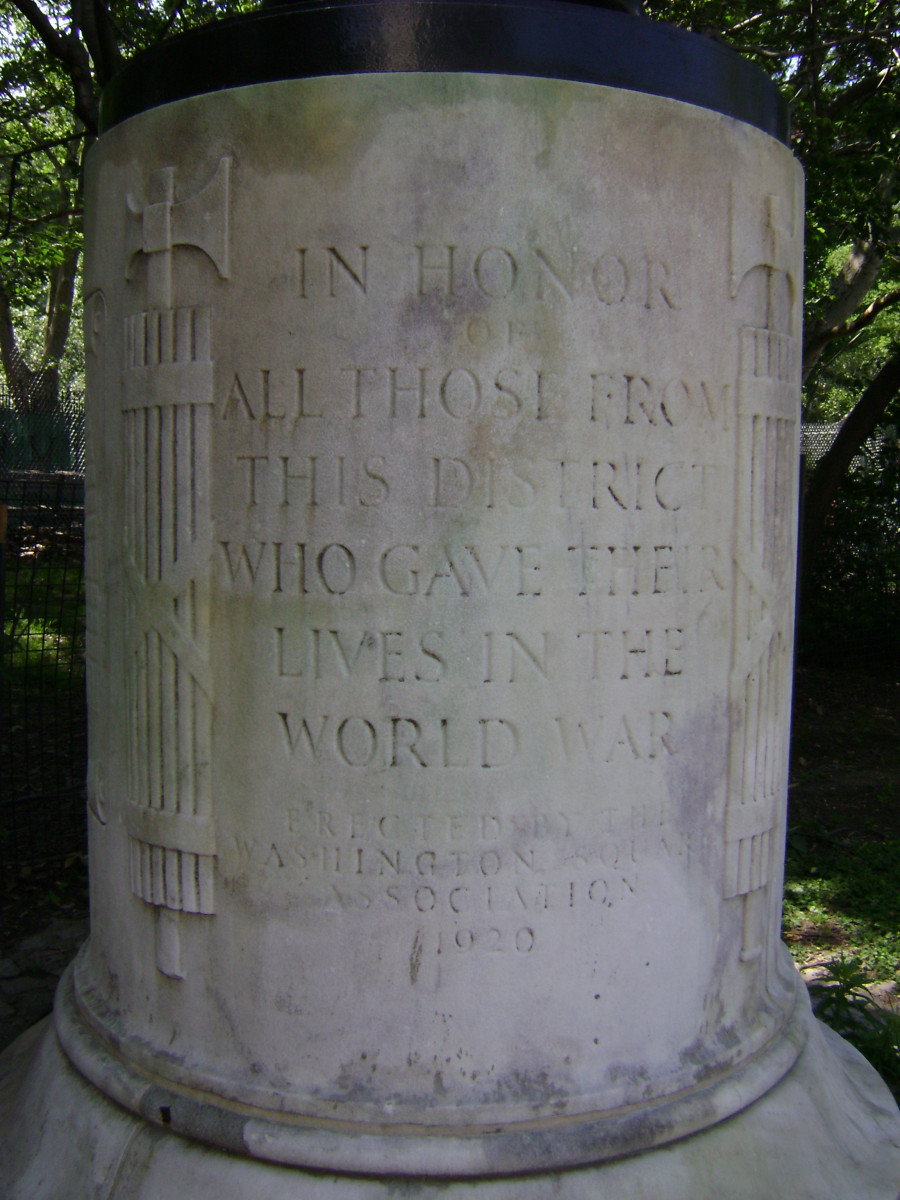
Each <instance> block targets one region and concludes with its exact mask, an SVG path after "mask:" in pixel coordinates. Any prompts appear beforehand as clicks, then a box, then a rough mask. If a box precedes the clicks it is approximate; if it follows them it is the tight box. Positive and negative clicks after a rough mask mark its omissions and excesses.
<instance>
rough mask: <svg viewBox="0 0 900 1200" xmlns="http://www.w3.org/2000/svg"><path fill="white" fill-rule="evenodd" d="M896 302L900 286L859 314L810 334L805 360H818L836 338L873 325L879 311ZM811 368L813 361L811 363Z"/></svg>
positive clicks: (805, 350) (899, 300)
mask: <svg viewBox="0 0 900 1200" xmlns="http://www.w3.org/2000/svg"><path fill="white" fill-rule="evenodd" d="M895 304H900V288H894V289H893V290H892V291H890V292H885V293H884V295H882V296H878V297H877V298H876V299H875V300H873V301H872V303H871V304H870V305H869V306H868V308H864V309H863V311H862V312H861V313H860V314H859V315H858V316H856V317H853V318H852V319H848V320H846V321H842V322H841V323H840V324H838V325H832V326H831V328H829V329H824V328H820V329H819V330H818V332H816V333H815V334H813V335H811V336H810V339H809V344H807V345H804V348H803V357H804V362H805V361H806V360H807V358H809V359H811V360H813V361H818V359H819V358H820V356H821V354H822V351H823V350H824V349H825V347H826V346H827V345H829V343H831V342H833V341H834V340H835V338H840V337H852V336H853V334H854V333H859V331H860V330H861V329H865V328H866V326H867V325H871V324H872V322H873V321H874V320H875V318H876V317H877V316H878V314H879V313H882V312H884V310H885V309H886V308H893V307H894V305H895ZM811 368H812V362H811V364H810V369H811Z"/></svg>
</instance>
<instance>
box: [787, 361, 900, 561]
mask: <svg viewBox="0 0 900 1200" xmlns="http://www.w3.org/2000/svg"><path fill="white" fill-rule="evenodd" d="M898 392H900V347H898V348H897V349H895V350H894V353H893V354H892V355H891V357H890V358H889V359H888V360H887V362H886V363H885V364H884V365H883V366H882V368H881V370H880V371H879V372H878V374H877V375H876V376H875V378H874V379H873V380H872V382H871V383H870V384H869V386H868V387H867V388H866V390H865V391H864V392H863V394H862V396H860V398H859V400H858V401H857V402H856V404H855V405H854V407H853V409H852V410H851V412H850V414H849V416H847V418H846V419H845V421H844V423H843V424H842V425H841V428H840V429H839V430H838V435H837V437H836V438H835V439H834V441H833V442H832V444H831V448H830V449H829V451H828V453H827V454H826V455H825V456H824V457H823V458H822V459H820V461H819V464H818V466H817V467H816V469H815V470H814V472H813V474H812V476H811V477H810V480H809V483H808V484H807V487H806V493H805V496H804V502H803V533H802V540H801V545H802V547H803V564H802V565H803V579H804V582H808V580H809V578H810V575H811V573H812V569H813V567H814V565H815V562H816V557H817V555H818V552H819V547H820V545H821V543H822V537H823V534H824V532H825V526H826V523H827V521H828V513H829V510H830V509H831V506H832V504H833V502H834V498H835V496H836V495H837V491H838V488H839V487H840V484H841V480H842V479H843V478H844V476H845V475H846V474H847V472H848V471H849V469H850V464H851V462H852V461H853V459H854V458H855V456H856V455H857V454H858V453H859V451H860V449H861V448H862V447H863V446H864V445H865V443H866V442H867V441H868V439H869V438H870V437H871V436H872V434H873V432H874V430H875V427H876V426H877V424H878V422H879V421H880V419H881V418H882V416H883V415H884V412H885V410H886V409H887V406H888V405H889V404H890V402H891V401H892V400H893V399H894V397H895V396H896V395H897V394H898Z"/></svg>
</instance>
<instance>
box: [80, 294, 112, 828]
mask: <svg viewBox="0 0 900 1200" xmlns="http://www.w3.org/2000/svg"><path fill="white" fill-rule="evenodd" d="M84 350H85V356H86V359H87V367H88V371H89V378H90V388H89V393H88V401H87V407H86V410H85V473H84V533H85V537H84V593H85V626H86V629H85V633H86V640H85V657H86V660H87V663H88V672H87V687H88V708H89V710H90V712H91V713H92V714H97V713H101V712H103V711H104V710H105V707H106V706H105V703H104V700H103V696H104V693H105V691H106V689H107V687H108V679H109V674H108V673H109V644H108V629H109V614H108V605H107V595H108V589H107V588H106V586H105V576H104V563H105V561H106V522H105V521H104V506H103V503H102V500H101V497H100V484H101V481H102V480H103V479H104V478H105V475H106V454H105V443H104V430H105V427H106V404H107V401H108V397H109V388H108V385H107V379H106V370H107V303H106V297H105V296H104V295H103V292H101V291H95V292H92V293H91V294H90V295H89V296H87V297H86V298H85V301H84ZM104 734H105V730H104V731H103V732H101V730H100V729H99V728H98V721H97V718H96V717H95V718H94V719H93V720H92V722H91V728H90V739H91V752H90V755H89V770H88V781H87V783H88V786H87V801H88V811H89V812H90V813H91V814H92V815H93V816H94V817H95V818H96V819H97V820H98V821H99V822H100V824H101V825H105V824H106V821H107V813H106V803H105V790H106V789H105V783H104V778H103V764H104V763H105V761H106V754H105V753H104V750H103V746H102V742H103V740H104Z"/></svg>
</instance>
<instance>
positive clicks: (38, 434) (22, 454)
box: [0, 391, 84, 475]
mask: <svg viewBox="0 0 900 1200" xmlns="http://www.w3.org/2000/svg"><path fill="white" fill-rule="evenodd" d="M11 471H45V472H46V471H76V472H78V473H82V472H83V471H84V393H83V392H72V391H67V392H63V393H61V394H59V395H55V396H53V397H52V398H51V399H49V400H48V401H46V402H44V403H38V402H36V401H35V400H34V399H32V400H31V401H29V402H24V401H22V400H21V398H16V397H14V396H12V395H10V394H9V393H7V392H0V475H3V474H8V473H9V472H11Z"/></svg>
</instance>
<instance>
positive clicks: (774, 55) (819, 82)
mask: <svg viewBox="0 0 900 1200" xmlns="http://www.w3.org/2000/svg"><path fill="white" fill-rule="evenodd" d="M645 11H647V12H648V14H649V15H652V16H654V17H658V18H660V19H662V20H666V21H670V22H672V23H673V24H676V25H681V26H683V27H684V28H686V29H691V30H693V31H694V32H696V33H700V34H704V35H706V36H708V37H712V38H714V39H716V40H717V41H720V42H724V43H727V44H728V45H730V46H731V47H733V48H734V49H735V50H737V51H738V52H739V53H741V54H743V55H744V56H745V57H748V58H750V59H753V60H755V61H756V62H757V63H758V64H759V65H760V66H761V67H762V68H763V69H764V70H765V71H766V72H767V73H768V74H769V75H770V76H771V77H772V78H773V79H774V80H775V82H776V83H777V84H778V85H779V86H780V87H781V89H782V91H783V92H784V94H785V95H786V96H787V97H788V98H789V100H790V102H791V107H792V118H793V121H792V125H793V136H792V149H793V150H794V152H795V153H796V154H797V156H798V157H799V159H800V161H801V163H802V164H803V167H804V170H805V172H806V188H807V218H806V300H805V312H804V331H803V335H804V336H803V380H804V384H805V391H804V415H805V416H806V417H807V418H808V419H817V418H818V419H821V418H822V417H823V416H824V417H826V418H830V419H835V418H836V417H837V416H842V415H843V413H844V412H849V415H848V416H847V419H846V420H845V421H844V423H843V425H842V427H841V429H840V432H839V434H838V436H837V438H836V440H835V442H834V443H833V445H832V447H831V450H830V451H829V452H828V454H826V456H825V457H824V458H823V459H822V460H821V461H820V463H819V464H818V466H817V467H816V469H815V470H814V471H813V472H812V474H811V476H810V478H809V480H808V483H807V488H806V495H805V505H804V524H803V534H802V537H803V546H804V565H805V574H807V575H808V573H809V572H811V571H812V568H813V566H814V564H815V559H816V555H817V552H818V549H819V546H820V545H821V542H822V537H823V533H824V530H825V527H826V522H827V519H828V513H829V510H830V508H831V505H832V503H833V501H834V498H835V495H836V494H837V489H838V487H839V486H840V483H841V480H842V479H843V478H844V476H845V475H846V472H847V470H848V469H849V466H850V463H851V462H852V460H853V459H854V457H855V456H856V455H857V454H858V452H859V450H860V448H861V447H862V446H863V445H864V443H865V442H866V441H867V439H868V438H869V437H871V435H872V433H873V431H874V429H875V427H876V426H877V425H878V423H879V422H880V421H882V420H883V419H884V418H885V415H886V414H888V413H890V412H891V411H892V410H894V409H897V408H900V403H898V402H900V254H898V245H900V220H898V190H900V189H898V184H900V128H898V125H900V100H898V80H900V14H898V6H897V3H896V0H782V2H780V3H779V2H778V0H762V2H760V3H748V2H746V0H739V2H737V3H730V2H728V0H725V2H722V0H666V2H665V3H663V0H647V3H646V4H645ZM836 399H837V400H838V401H839V402H840V403H841V404H842V411H838V412H836V411H835V400H836Z"/></svg>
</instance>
